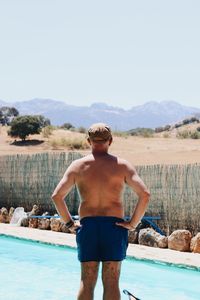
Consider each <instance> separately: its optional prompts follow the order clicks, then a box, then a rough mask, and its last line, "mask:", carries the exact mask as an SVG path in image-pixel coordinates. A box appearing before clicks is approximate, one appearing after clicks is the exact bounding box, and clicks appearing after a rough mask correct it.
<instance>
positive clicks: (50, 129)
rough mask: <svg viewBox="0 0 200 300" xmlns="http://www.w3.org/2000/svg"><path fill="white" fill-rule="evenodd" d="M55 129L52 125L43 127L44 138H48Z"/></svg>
mask: <svg viewBox="0 0 200 300" xmlns="http://www.w3.org/2000/svg"><path fill="white" fill-rule="evenodd" d="M53 130H54V128H53V126H51V125H49V126H46V127H44V128H42V136H43V137H44V138H48V137H49V136H50V135H52V132H53Z"/></svg>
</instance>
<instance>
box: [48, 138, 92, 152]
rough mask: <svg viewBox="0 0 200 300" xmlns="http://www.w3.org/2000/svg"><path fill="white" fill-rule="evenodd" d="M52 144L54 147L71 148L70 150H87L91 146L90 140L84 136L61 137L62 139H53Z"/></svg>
mask: <svg viewBox="0 0 200 300" xmlns="http://www.w3.org/2000/svg"><path fill="white" fill-rule="evenodd" d="M49 143H50V145H51V146H52V147H53V148H54V149H57V148H60V147H65V148H69V149H70V150H74V149H75V150H85V149H88V148H90V146H89V144H88V142H87V141H86V140H85V139H82V138H78V137H77V138H72V139H71V138H61V139H54V140H51V141H50V142H49Z"/></svg>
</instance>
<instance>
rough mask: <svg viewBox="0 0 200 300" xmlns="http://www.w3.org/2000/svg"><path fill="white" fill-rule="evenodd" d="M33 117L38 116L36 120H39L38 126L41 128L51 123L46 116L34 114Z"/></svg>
mask: <svg viewBox="0 0 200 300" xmlns="http://www.w3.org/2000/svg"><path fill="white" fill-rule="evenodd" d="M35 117H37V118H38V121H39V122H40V126H41V127H42V128H43V127H46V126H50V125H51V121H50V120H49V119H48V118H45V117H44V116H42V115H35Z"/></svg>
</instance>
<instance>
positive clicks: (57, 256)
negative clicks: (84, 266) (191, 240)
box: [0, 235, 200, 300]
mask: <svg viewBox="0 0 200 300" xmlns="http://www.w3.org/2000/svg"><path fill="white" fill-rule="evenodd" d="M0 268H1V270H0V299H1V300H4V299H6V300H22V299H28V300H76V294H77V290H78V288H79V276H80V265H79V262H78V261H77V253H76V250H74V249H70V248H68V247H59V246H54V245H47V244H42V243H36V242H32V241H26V240H22V239H16V238H11V237H7V236H3V235H1V236H0ZM120 289H121V291H122V290H123V289H127V290H129V291H131V292H132V293H133V294H135V295H136V296H137V297H139V298H141V299H142V300H147V299H148V300H153V299H154V300H155V299H159V300H160V299H162V300H165V299H166V300H169V299H170V300H189V299H194V300H199V299H200V272H199V271H196V270H188V269H184V268H177V267H174V266H168V265H164V264H155V263H152V262H146V261H139V260H134V259H126V260H125V261H124V262H123V265H122V272H121V280H120ZM100 299H102V287H101V280H100V276H99V278H98V283H97V287H96V290H95V300H100ZM125 299H126V300H128V297H127V296H125V295H123V294H122V300H125Z"/></svg>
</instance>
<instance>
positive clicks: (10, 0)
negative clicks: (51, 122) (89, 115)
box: [0, 0, 200, 109]
mask: <svg viewBox="0 0 200 300" xmlns="http://www.w3.org/2000/svg"><path fill="white" fill-rule="evenodd" d="M199 16H200V1H199V0H187V1H186V0H167V1H164V0H137V1H136V0H121V1H119V0H101V1H95V0H0V43H1V44H0V99H1V100H5V101H16V100H17V101H18V100H29V99H32V98H36V97H38V98H51V99H57V100H62V101H65V102H67V103H68V104H76V105H90V104H91V103H93V102H106V103H108V104H110V105H115V106H120V107H124V108H125V109H127V108H130V107H132V106H135V105H139V104H143V103H145V102H147V101H152V100H153V101H162V100H175V101H178V102H180V103H181V104H185V105H190V106H196V107H200V37H199V36H200V17H199Z"/></svg>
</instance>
